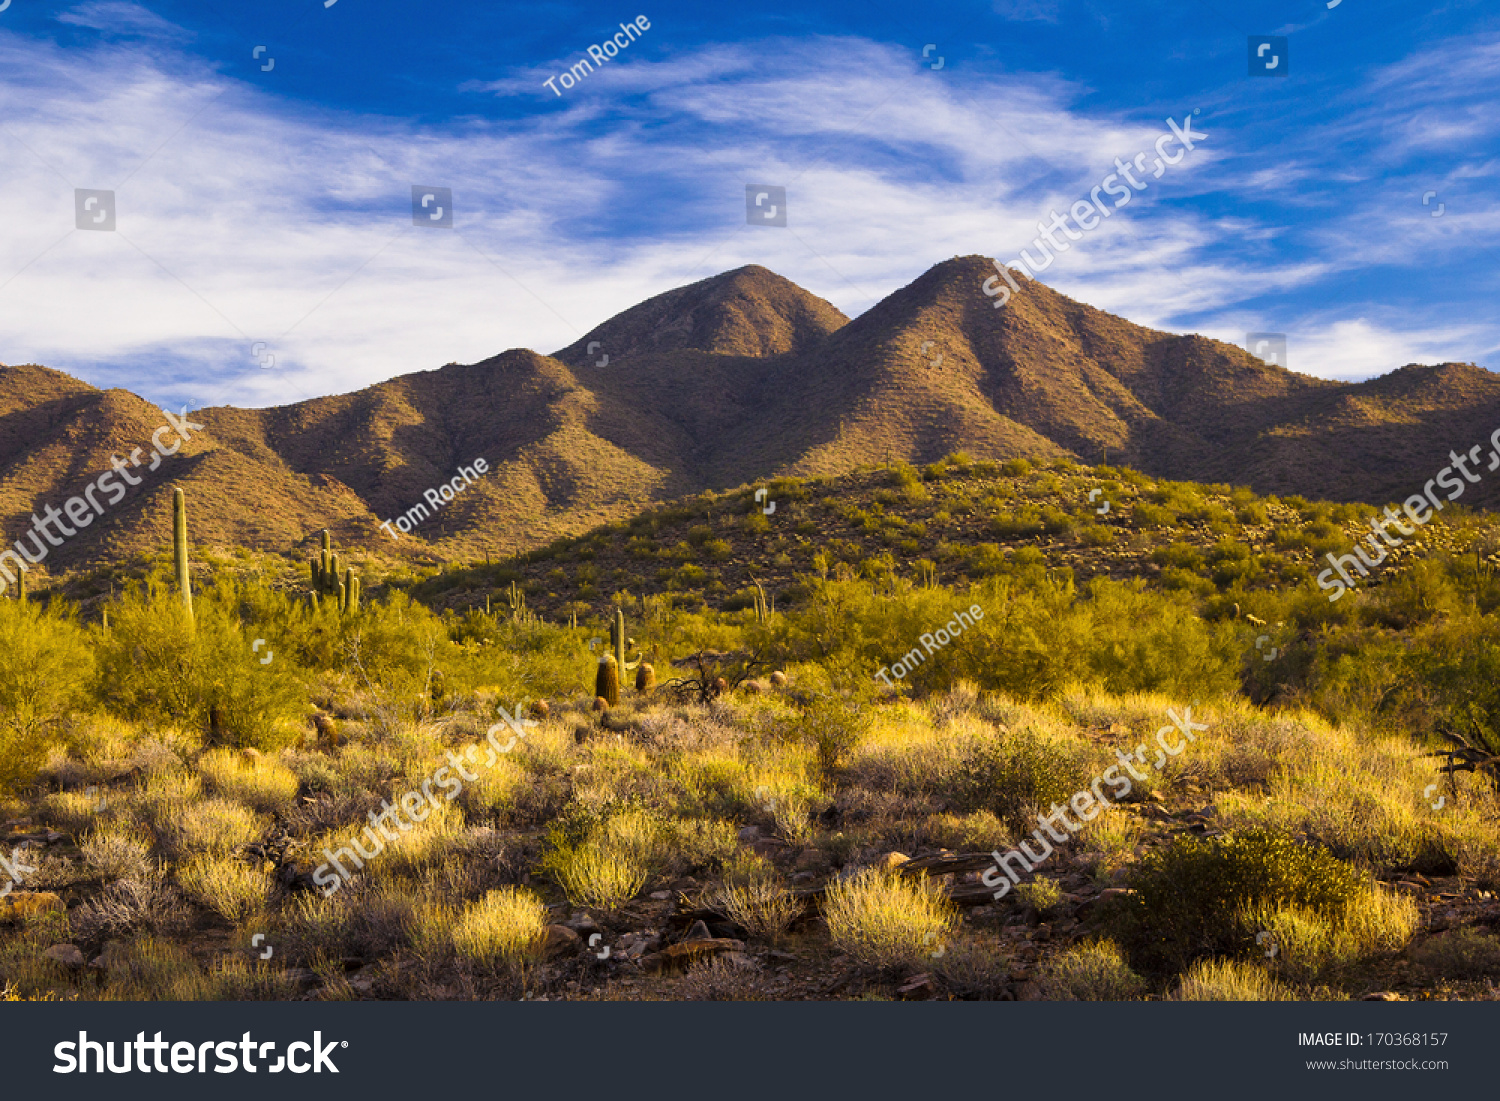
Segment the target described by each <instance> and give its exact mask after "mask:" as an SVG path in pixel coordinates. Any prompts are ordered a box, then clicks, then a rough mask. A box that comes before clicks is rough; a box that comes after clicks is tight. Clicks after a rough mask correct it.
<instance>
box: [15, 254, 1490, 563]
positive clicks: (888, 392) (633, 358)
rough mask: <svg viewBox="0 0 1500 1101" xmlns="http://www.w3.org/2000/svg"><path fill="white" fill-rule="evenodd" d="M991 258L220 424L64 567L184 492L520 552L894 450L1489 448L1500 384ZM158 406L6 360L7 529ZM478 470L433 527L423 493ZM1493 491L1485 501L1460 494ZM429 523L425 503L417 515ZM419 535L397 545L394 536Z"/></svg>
mask: <svg viewBox="0 0 1500 1101" xmlns="http://www.w3.org/2000/svg"><path fill="white" fill-rule="evenodd" d="M994 274H995V268H994V265H993V262H992V261H990V260H988V259H986V258H984V257H981V256H965V257H955V258H954V259H951V260H948V261H945V262H943V263H940V264H938V265H936V266H935V267H933V268H932V269H930V270H929V271H927V272H926V273H925V274H923V275H922V276H921V277H920V278H918V279H917V280H916V281H914V282H913V283H911V284H910V285H909V286H906V287H903V288H901V289H900V290H898V291H896V292H894V293H893V294H891V295H889V296H888V297H886V298H885V299H884V300H882V301H881V302H879V303H877V304H876V305H875V306H874V307H872V308H871V309H870V310H869V311H867V312H866V313H864V314H862V315H861V316H860V317H858V318H856V319H854V320H852V321H851V320H849V319H848V318H846V317H845V316H844V315H843V314H841V313H840V312H839V311H838V310H837V309H835V308H834V307H833V306H832V305H830V304H829V303H827V302H825V301H824V300H823V299H821V298H818V297H816V296H814V295H812V294H810V293H808V292H807V291H805V290H803V289H802V288H800V287H798V286H797V285H796V284H794V283H792V282H790V281H788V280H786V279H783V278H782V277H780V276H778V275H776V274H775V273H773V272H770V271H767V270H766V269H765V268H762V267H758V266H754V265H752V266H749V267H744V268H739V269H737V270H735V271H731V272H726V273H724V274H722V275H717V276H714V277H712V278H709V279H705V280H702V281H700V282H698V283H694V284H691V285H690V286H686V287H679V288H677V289H675V290H670V291H667V292H665V293H663V294H659V295H656V296H655V297H653V298H650V299H647V300H646V301H645V302H642V303H640V304H639V305H637V306H634V307H631V308H630V309H628V310H626V311H625V312H623V313H621V314H619V315H618V316H616V317H613V318H611V319H609V320H607V321H605V322H604V323H603V324H601V325H599V326H598V327H597V328H595V329H594V330H593V331H592V332H590V333H588V334H586V335H585V336H583V337H581V338H580V339H579V340H578V341H576V342H575V343H573V344H571V345H569V346H568V347H566V348H563V349H561V350H559V351H557V352H555V353H554V354H553V355H550V356H546V355H540V354H538V353H536V352H533V351H530V350H527V349H513V350H511V351H508V352H505V353H503V354H501V355H497V356H495V357H493V358H491V359H487V360H484V361H483V362H480V363H475V364H470V365H467V366H462V365H456V364H455V365H450V366H447V367H444V368H442V369H440V370H436V371H422V372H417V373H414V374H409V375H403V376H400V377H398V378H394V379H391V380H389V381H387V382H382V383H379V384H377V385H374V386H370V387H367V388H365V389H364V390H360V391H358V392H357V393H353V394H344V395H338V396H333V397H324V398H317V399H314V400H311V401H306V402H300V403H298V404H295V405H289V406H281V407H275V408H269V409H235V408H215V409H206V410H202V411H198V412H195V413H193V414H192V416H191V418H190V419H191V420H192V421H193V422H194V423H196V424H200V425H201V426H202V428H201V430H200V429H193V430H191V432H190V434H191V439H190V440H189V441H188V443H186V444H185V445H184V446H182V447H181V449H180V450H179V451H178V452H177V453H176V454H174V455H172V456H171V457H169V458H165V459H163V460H162V462H161V464H160V466H159V468H158V469H157V470H156V471H153V472H141V473H140V477H141V479H142V483H141V485H139V486H137V487H133V488H132V489H131V490H130V492H129V493H128V494H127V496H126V497H125V498H124V499H123V500H121V501H120V503H119V504H118V506H111V507H110V508H109V509H108V510H107V514H106V515H105V516H104V518H103V519H101V520H99V521H97V522H95V523H92V524H91V525H90V526H89V527H87V528H84V529H81V530H79V531H78V533H77V535H76V536H74V537H71V538H69V539H68V540H67V541H66V542H65V543H64V545H63V546H61V547H58V548H56V550H55V551H53V552H52V553H53V554H54V555H55V557H54V558H52V559H50V560H49V562H48V565H49V566H54V567H55V566H56V565H68V564H71V563H77V562H84V561H92V560H98V559H102V558H113V557H117V556H119V555H122V554H126V553H129V552H132V551H135V550H143V549H156V548H159V547H161V546H162V545H163V544H164V541H165V540H166V538H167V532H168V527H169V523H170V520H169V517H170V508H169V506H168V501H167V498H168V497H169V496H170V488H171V486H173V485H181V486H182V487H183V488H184V490H185V491H186V492H187V494H188V497H189V500H190V502H191V504H190V507H191V514H192V524H193V538H194V540H195V541H198V542H202V543H205V544H210V545H222V546H232V545H247V546H252V547H258V548H264V549H273V550H282V551H291V550H294V549H295V550H296V551H297V553H299V554H300V553H305V551H306V547H307V546H308V544H309V543H310V541H311V540H312V539H313V538H314V537H315V533H316V532H317V531H318V530H319V529H321V528H323V527H329V528H331V529H333V531H334V533H335V537H336V538H337V539H338V541H339V543H340V544H341V545H344V546H360V547H364V548H366V549H369V550H381V551H384V552H386V553H390V554H393V555H414V556H419V557H425V558H435V559H448V558H461V557H471V556H475V555H478V554H482V553H492V554H507V553H511V552H515V551H518V550H522V549H528V548H531V547H534V546H539V545H542V544H545V543H547V542H550V541H551V540H552V539H554V538H556V537H557V536H559V535H565V534H572V533H576V532H580V531H584V530H587V529H589V528H591V527H593V526H595V525H597V524H599V523H602V522H604V521H608V520H613V519H618V518H621V517H623V516H627V515H631V514H633V513H635V512H636V511H638V510H639V509H641V508H642V507H644V506H645V505H647V504H649V503H651V502H656V501H662V500H667V499H671V498H674V497H679V496H682V495H685V494H689V493H695V492H699V491H701V490H704V489H719V488H727V487H732V486H736V485H742V484H745V483H748V482H753V481H757V480H761V479H764V478H767V477H771V476H774V475H778V474H797V475H828V474H840V473H844V472H847V471H850V470H853V469H855V468H857V467H859V466H862V465H869V464H872V463H879V462H882V461H885V460H887V459H903V460H909V461H912V462H918V463H924V462H930V461H933V460H936V459H938V458H940V457H941V456H943V455H945V454H948V453H950V452H953V451H956V450H962V451H967V452H969V453H970V454H972V455H974V456H976V457H989V458H1002V459H1003V458H1012V457H1020V456H1025V457H1031V458H1041V459H1046V458H1051V457H1055V456H1069V457H1073V458H1076V459H1078V460H1080V461H1082V462H1085V463H1095V462H1099V461H1101V460H1104V459H1106V458H1107V459H1108V461H1109V462H1110V463H1112V464H1122V465H1129V466H1133V467H1136V468H1138V469H1140V470H1142V471H1144V472H1146V473H1148V474H1151V475H1153V476H1156V477H1165V478H1174V479H1180V480H1194V481H1206V482H1231V483H1236V484H1247V485H1250V486H1251V487H1253V488H1254V489H1255V490H1257V491H1258V492H1261V493H1275V494H1282V495H1286V494H1301V495H1303V496H1307V497H1316V498H1330V499H1335V500H1365V501H1371V502H1382V503H1383V502H1384V501H1387V500H1392V499H1398V500H1399V499H1404V498H1405V497H1407V496H1409V495H1410V494H1412V493H1414V492H1418V491H1419V490H1420V489H1421V487H1422V486H1423V484H1425V482H1426V481H1427V480H1428V479H1429V478H1432V477H1434V476H1435V475H1436V473H1437V472H1438V471H1439V470H1440V469H1441V468H1442V467H1444V466H1446V465H1448V463H1449V458H1448V454H1449V451H1450V450H1463V449H1467V448H1468V447H1471V446H1473V445H1475V444H1479V443H1486V450H1487V449H1488V445H1487V441H1488V439H1489V434H1490V432H1491V431H1492V430H1493V428H1494V426H1495V425H1496V424H1497V423H1500V378H1497V376H1495V375H1493V374H1491V373H1490V372H1488V371H1485V370H1482V369H1480V368H1478V367H1476V366H1473V365H1469V364H1456V363H1447V364H1442V365H1439V366H1417V365H1409V366H1406V367H1403V368H1401V369H1400V370H1397V371H1394V372H1392V373H1390V374H1387V375H1383V376H1381V377H1379V378H1374V379H1371V380H1369V381H1367V382H1362V383H1335V382H1327V381H1323V380H1320V379H1316V378H1312V377H1310V376H1307V375H1301V374H1297V373H1295V372H1293V371H1289V370H1286V369H1285V368H1281V367H1277V366H1275V365H1272V364H1267V363H1264V362H1262V361H1261V360H1259V359H1257V358H1256V357H1254V356H1252V355H1250V354H1249V353H1247V352H1245V351H1244V350H1243V349H1241V348H1237V347H1235V346H1232V345H1229V344H1224V343H1221V342H1219V341H1214V340H1209V339H1206V338H1204V337H1201V336H1195V335H1179V334H1174V333H1165V332H1159V331H1156V330H1152V329H1147V328H1144V327H1142V326H1139V325H1135V324H1132V323H1131V322H1129V321H1126V320H1124V319H1122V318H1119V317H1115V316H1113V315H1111V314H1108V313H1105V312H1103V311H1101V310H1096V309H1094V308H1092V307H1090V306H1087V305H1084V304H1083V303H1080V302H1075V301H1073V300H1072V299H1069V298H1067V297H1066V296H1064V295H1061V294H1059V293H1057V292H1056V291H1053V290H1051V289H1050V288H1048V287H1047V286H1045V285H1044V284H1042V283H1038V282H1034V281H1028V280H1024V279H1023V280H1021V284H1020V289H1019V290H1018V291H1017V292H1016V293H1015V294H1013V295H1012V297H1011V299H1010V301H1009V302H1008V303H1007V304H1005V305H1004V306H1003V308H999V309H996V308H995V305H994V304H995V301H996V300H995V299H993V298H990V297H987V296H986V295H984V294H983V293H982V291H981V289H980V288H981V285H982V284H983V283H984V281H985V280H986V279H988V278H989V277H991V276H992V275H994ZM163 423H164V422H163V417H162V414H161V412H160V411H158V410H156V409H155V408H154V407H152V406H151V405H150V404H149V403H147V402H145V401H143V400H142V399H140V398H137V397H135V396H134V395H132V394H130V393H128V392H126V391H122V390H108V391H100V390H97V389H95V388H93V387H91V386H88V385H87V384H85V383H82V382H79V381H78V380H76V379H73V378H70V377H69V376H67V375H65V374H62V373H60V372H57V371H52V370H48V369H47V368H44V367H38V366H35V365H29V366H20V367H0V527H3V529H4V533H5V538H6V539H7V540H13V539H15V538H16V537H18V536H19V535H20V534H21V532H22V531H23V530H25V529H26V528H27V527H28V526H29V525H30V523H31V520H30V517H31V515H32V513H33V512H34V511H36V512H40V511H41V510H42V509H44V507H45V506H46V505H47V504H48V503H51V504H52V505H53V506H54V507H57V508H61V507H62V506H63V502H64V501H65V500H66V499H67V498H68V497H69V496H72V495H74V494H78V493H81V492H82V491H83V489H84V487H85V486H86V485H87V483H88V482H89V481H91V480H93V479H94V478H95V477H97V475H98V474H100V473H102V472H103V471H105V470H107V469H109V466H110V463H111V460H112V458H113V457H114V456H116V455H119V456H121V457H122V458H124V459H128V458H129V453H130V450H131V449H132V448H135V447H142V448H144V457H146V458H147V459H149V453H150V451H151V447H150V443H149V441H150V439H151V435H152V433H153V431H155V430H156V428H157V427H158V426H160V425H161V424H163ZM478 458H483V459H484V460H485V461H486V463H487V464H488V467H489V471H490V472H489V473H486V474H485V475H484V476H482V477H480V478H479V479H478V482H477V484H474V485H472V486H469V487H467V488H466V489H465V490H464V491H463V492H461V493H459V494H457V495H456V496H455V498H454V499H453V501H452V502H451V503H445V504H444V505H443V507H442V508H440V509H435V510H431V515H430V516H428V517H427V518H425V519H421V518H420V515H419V514H416V513H410V514H409V513H408V510H411V509H412V508H413V506H416V505H419V504H422V503H423V501H424V496H425V494H426V493H427V491H428V490H431V489H435V488H436V487H437V486H439V485H441V484H442V483H445V482H447V481H448V480H449V479H451V478H453V477H454V476H455V475H456V474H458V472H459V469H460V467H461V466H465V465H471V464H472V463H473V461H474V460H475V459H478ZM1497 499H1500V491H1496V490H1494V488H1493V487H1491V486H1489V485H1479V486H1477V487H1476V489H1475V491H1474V493H1473V495H1472V496H1470V497H1466V498H1465V501H1464V503H1465V504H1469V503H1487V502H1491V501H1494V500H1497ZM424 507H425V506H424ZM408 514H409V515H412V516H414V517H416V518H417V519H418V521H419V522H417V523H416V524H415V526H414V528H413V530H412V532H411V533H410V534H409V535H404V536H401V537H400V538H398V539H392V538H391V537H390V536H389V535H388V534H387V533H386V532H385V531H383V530H382V528H381V522H382V521H394V520H395V518H397V517H399V516H403V515H408Z"/></svg>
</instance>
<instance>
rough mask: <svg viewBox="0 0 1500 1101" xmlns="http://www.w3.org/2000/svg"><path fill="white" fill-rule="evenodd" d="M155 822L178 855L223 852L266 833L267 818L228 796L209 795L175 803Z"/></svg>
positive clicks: (181, 856)
mask: <svg viewBox="0 0 1500 1101" xmlns="http://www.w3.org/2000/svg"><path fill="white" fill-rule="evenodd" d="M156 825H157V828H158V830H159V831H161V833H162V834H163V835H164V837H163V840H164V841H165V842H166V844H167V845H168V847H169V848H170V849H171V850H172V852H173V854H174V856H176V857H177V858H178V859H183V858H187V857H191V856H193V855H195V854H204V855H210V856H220V855H223V854H225V853H228V852H229V851H230V850H231V849H234V848H236V847H238V846H241V845H247V844H249V843H250V842H251V841H256V840H258V839H260V838H261V837H262V836H264V834H265V832H266V829H267V828H268V826H269V825H270V822H269V820H268V819H267V818H264V817H262V816H261V815H258V814H256V813H255V812H254V811H252V810H250V809H249V808H248V807H243V806H241V805H240V804H239V803H235V802H231V801H230V800H228V799H220V798H207V799H201V800H198V801H196V802H190V803H186V804H185V805H180V806H177V807H176V811H175V814H172V815H171V816H170V817H167V816H165V815H161V816H158V817H157V819H156Z"/></svg>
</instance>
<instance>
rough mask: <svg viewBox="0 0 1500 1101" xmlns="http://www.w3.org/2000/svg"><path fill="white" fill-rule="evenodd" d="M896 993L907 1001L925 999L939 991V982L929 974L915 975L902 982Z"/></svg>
mask: <svg viewBox="0 0 1500 1101" xmlns="http://www.w3.org/2000/svg"><path fill="white" fill-rule="evenodd" d="M896 993H898V994H900V995H901V997H903V998H905V999H906V1000H907V1001H925V1000H926V999H928V998H931V997H932V996H933V995H935V994H936V993H937V984H936V983H935V982H933V981H932V976H931V975H927V974H922V975H913V976H912V977H911V978H909V979H907V980H906V982H904V983H902V984H901V986H900V987H899V988H898V989H897V991H896Z"/></svg>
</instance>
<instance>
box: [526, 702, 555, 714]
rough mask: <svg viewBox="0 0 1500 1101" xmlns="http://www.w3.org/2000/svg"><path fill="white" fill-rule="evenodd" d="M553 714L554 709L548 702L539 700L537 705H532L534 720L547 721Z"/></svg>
mask: <svg viewBox="0 0 1500 1101" xmlns="http://www.w3.org/2000/svg"><path fill="white" fill-rule="evenodd" d="M551 713H552V708H551V707H550V706H548V704H547V701H546V700H537V701H536V703H534V704H532V705H531V717H532V718H533V719H545V718H546V717H547V716H548V715H550V714H551Z"/></svg>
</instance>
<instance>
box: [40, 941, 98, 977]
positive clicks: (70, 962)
mask: <svg viewBox="0 0 1500 1101" xmlns="http://www.w3.org/2000/svg"><path fill="white" fill-rule="evenodd" d="M42 955H44V956H46V957H47V958H48V959H49V960H54V961H56V962H57V963H60V964H62V965H63V966H64V967H70V968H73V969H74V970H78V971H81V970H83V968H85V967H87V966H88V965H89V961H88V960H86V959H84V958H83V952H82V951H81V950H80V949H79V947H78V945H76V944H54V945H53V946H52V947H51V948H49V949H47V950H46V951H45V952H43V953H42Z"/></svg>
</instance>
